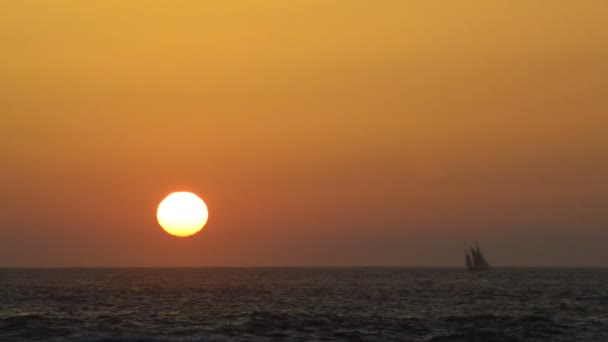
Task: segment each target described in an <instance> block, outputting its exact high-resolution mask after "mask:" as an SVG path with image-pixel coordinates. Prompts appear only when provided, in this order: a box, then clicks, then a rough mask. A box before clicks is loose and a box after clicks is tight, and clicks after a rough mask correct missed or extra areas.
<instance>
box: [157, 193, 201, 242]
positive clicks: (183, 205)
mask: <svg viewBox="0 0 608 342" xmlns="http://www.w3.org/2000/svg"><path fill="white" fill-rule="evenodd" d="M208 217H209V213H208V211H207V205H205V202H203V200H202V199H200V198H199V197H198V196H197V195H195V194H193V193H191V192H174V193H172V194H170V195H169V196H167V197H165V199H164V200H162V202H160V204H159V205H158V210H157V212H156V218H157V220H158V223H159V224H160V226H161V227H163V229H164V230H165V231H166V232H167V233H169V234H171V235H175V236H179V237H186V236H190V235H193V234H196V233H197V232H198V231H200V230H201V229H202V228H203V227H204V226H205V224H206V223H207V218H208Z"/></svg>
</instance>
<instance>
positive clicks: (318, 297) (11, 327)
mask: <svg viewBox="0 0 608 342" xmlns="http://www.w3.org/2000/svg"><path fill="white" fill-rule="evenodd" d="M0 340H7V341H12V340H25V341H37V340H51V341H120V340H126V341H608V269H561V268H546V269H542V268H521V269H518V268H505V269H501V268H498V269H495V270H492V271H490V272H483V273H468V272H466V271H464V270H463V269H461V268H167V269H162V268H116V269H112V268H89V269H87V268H82V269H75V268H74V269H0Z"/></svg>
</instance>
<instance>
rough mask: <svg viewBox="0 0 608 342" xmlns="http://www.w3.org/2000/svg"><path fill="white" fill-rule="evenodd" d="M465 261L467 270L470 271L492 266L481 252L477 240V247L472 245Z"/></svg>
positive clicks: (487, 268) (486, 268) (466, 253)
mask: <svg viewBox="0 0 608 342" xmlns="http://www.w3.org/2000/svg"><path fill="white" fill-rule="evenodd" d="M465 262H466V266H467V270H469V271H485V270H489V269H490V268H491V267H490V264H489V263H488V261H487V260H486V258H485V257H484V256H483V254H482V253H481V249H479V244H478V243H477V241H475V247H470V248H469V250H468V251H467V252H465Z"/></svg>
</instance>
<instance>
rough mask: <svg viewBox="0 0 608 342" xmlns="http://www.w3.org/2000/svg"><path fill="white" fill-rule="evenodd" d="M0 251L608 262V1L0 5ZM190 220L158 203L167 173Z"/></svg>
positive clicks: (353, 260) (289, 259) (213, 260)
mask: <svg viewBox="0 0 608 342" xmlns="http://www.w3.org/2000/svg"><path fill="white" fill-rule="evenodd" d="M0 17H1V20H0V41H1V42H2V44H1V45H0V76H1V77H0V155H1V156H2V167H1V168H0V184H2V191H0V206H1V208H2V209H1V210H0V266H82V265H92V266H99V265H107V266H128V265H142V266H154V265H157V266H174V265H203V266H204V265H213V266H249V265H404V266H415V265H461V264H462V263H463V255H462V251H463V250H464V248H465V246H466V244H467V243H468V242H469V241H470V240H471V239H472V238H473V237H477V238H479V239H480V240H481V242H482V247H483V248H485V250H486V252H487V253H486V254H487V255H488V258H489V259H490V261H491V262H493V263H495V264H498V265H590V266H608V249H606V243H607V242H608V214H607V211H606V204H607V203H608V158H607V157H606V156H608V137H607V135H606V130H607V129H608V62H607V61H608V25H606V22H605V20H606V18H608V3H607V2H605V1H592V0H589V1H581V2H577V1H514V2H504V3H499V2H487V1H458V2H437V3H432V2H429V1H400V0H395V1H390V0H389V1H383V2H381V3H380V2H375V1H369V0H367V1H356V0H352V1H320V0H319V1H283V0H269V1H261V0H260V1H234V2H229V1H215V2H213V1H96V2H90V1H78V0H72V1H5V2H3V3H2V4H0ZM179 190H188V191H193V192H196V193H198V194H199V195H201V196H202V197H203V198H204V199H205V201H206V202H207V204H208V206H209V210H210V220H209V224H208V226H207V227H206V228H205V229H204V230H203V231H202V232H201V233H199V234H198V235H196V236H194V237H192V238H188V239H177V238H174V237H171V236H169V235H167V234H166V233H164V232H163V231H162V229H161V228H160V227H159V226H158V225H157V223H156V221H155V210H156V205H157V204H158V203H159V202H160V200H161V199H162V198H163V197H164V196H165V195H167V194H168V193H169V192H172V191H179Z"/></svg>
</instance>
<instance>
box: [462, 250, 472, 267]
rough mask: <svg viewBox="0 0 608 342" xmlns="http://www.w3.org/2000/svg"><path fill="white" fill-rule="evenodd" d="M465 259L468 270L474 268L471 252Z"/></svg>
mask: <svg viewBox="0 0 608 342" xmlns="http://www.w3.org/2000/svg"><path fill="white" fill-rule="evenodd" d="M464 257H465V262H466V265H467V269H471V267H473V263H472V262H471V255H470V254H469V252H465V253H464Z"/></svg>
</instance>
